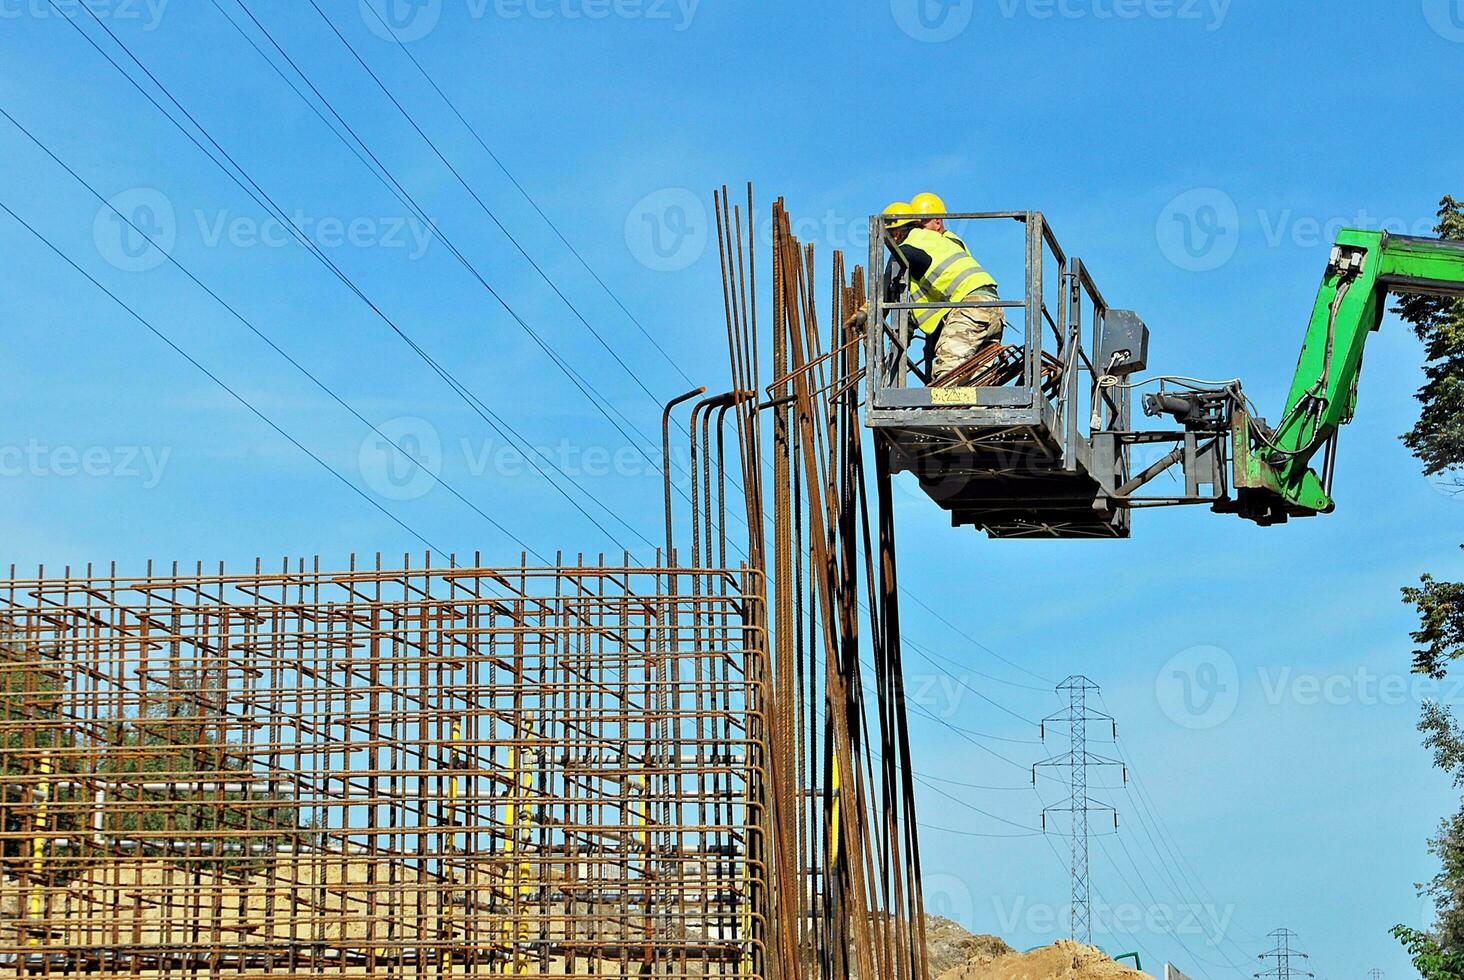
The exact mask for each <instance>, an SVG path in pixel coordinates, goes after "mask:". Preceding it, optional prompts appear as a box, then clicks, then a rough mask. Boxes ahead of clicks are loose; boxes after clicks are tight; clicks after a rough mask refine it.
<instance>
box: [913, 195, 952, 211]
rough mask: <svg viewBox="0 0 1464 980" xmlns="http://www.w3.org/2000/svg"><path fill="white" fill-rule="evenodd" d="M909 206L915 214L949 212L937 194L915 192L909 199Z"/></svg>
mask: <svg viewBox="0 0 1464 980" xmlns="http://www.w3.org/2000/svg"><path fill="white" fill-rule="evenodd" d="M910 207H911V209H912V210H913V211H914V212H915V213H916V214H949V212H948V211H947V210H946V205H945V202H944V201H942V200H941V199H940V196H939V195H937V194H916V195H915V197H914V198H913V199H912V200H911V201H910Z"/></svg>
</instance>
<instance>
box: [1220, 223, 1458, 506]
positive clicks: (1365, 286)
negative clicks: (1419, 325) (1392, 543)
mask: <svg viewBox="0 0 1464 980" xmlns="http://www.w3.org/2000/svg"><path fill="white" fill-rule="evenodd" d="M1389 293H1400V294H1401V293H1426V294H1431V295H1438V296H1464V242H1452V241H1440V240H1437V239H1431V238H1407V237H1401V236H1397V235H1391V236H1390V235H1388V234H1387V233H1386V232H1376V231H1353V230H1346V231H1343V232H1342V233H1341V234H1340V235H1339V236H1338V238H1337V245H1336V247H1335V248H1334V249H1333V250H1332V259H1331V261H1330V262H1329V263H1328V265H1327V274H1326V276H1325V278H1324V279H1323V280H1322V289H1321V292H1320V293H1319V294H1318V295H1317V305H1316V308H1315V309H1314V310H1313V311H1312V319H1311V326H1310V328H1309V329H1308V330H1307V334H1306V343H1305V344H1303V346H1302V349H1301V359H1300V361H1299V362H1298V363H1297V367H1296V380H1295V381H1293V382H1292V384H1291V394H1290V396H1289V397H1288V398H1287V400H1286V413H1285V414H1284V415H1282V416H1281V421H1280V422H1279V424H1277V425H1276V426H1275V427H1274V429H1268V428H1267V427H1266V426H1264V425H1263V424H1261V423H1260V422H1259V421H1258V420H1256V419H1254V418H1251V417H1250V416H1249V415H1247V414H1246V413H1245V412H1244V410H1241V412H1240V413H1239V415H1240V417H1239V418H1238V419H1237V423H1236V425H1235V434H1234V439H1235V442H1234V447H1233V448H1234V458H1235V488H1236V495H1237V504H1238V506H1237V507H1236V509H1237V510H1239V511H1240V513H1241V514H1243V515H1244V516H1246V517H1249V518H1251V519H1253V520H1256V521H1258V522H1260V523H1263V524H1270V523H1276V522H1279V521H1284V520H1286V519H1287V518H1288V517H1303V516H1309V515H1312V514H1325V513H1329V512H1331V510H1332V509H1333V507H1334V506H1335V505H1334V504H1333V502H1332V497H1331V482H1332V481H1331V475H1332V461H1333V459H1334V458H1335V453H1334V451H1333V450H1334V449H1335V443H1336V438H1337V430H1338V428H1339V427H1340V426H1343V425H1346V424H1347V423H1348V422H1351V421H1352V416H1353V413H1354V410H1355V409H1356V407H1357V381H1358V377H1359V375H1360V374H1361V371H1362V351H1363V346H1364V345H1365V344H1366V343H1367V337H1368V334H1369V333H1371V332H1373V331H1375V330H1377V329H1378V328H1379V327H1380V326H1382V322H1383V315H1384V313H1386V312H1387V299H1388V294H1389ZM1324 450H1325V453H1326V455H1325V460H1326V461H1325V463H1324V464H1323V466H1322V472H1321V473H1320V474H1319V473H1318V472H1317V471H1316V470H1315V469H1313V468H1312V460H1313V459H1314V458H1315V457H1316V455H1317V454H1318V453H1319V452H1323V451H1324Z"/></svg>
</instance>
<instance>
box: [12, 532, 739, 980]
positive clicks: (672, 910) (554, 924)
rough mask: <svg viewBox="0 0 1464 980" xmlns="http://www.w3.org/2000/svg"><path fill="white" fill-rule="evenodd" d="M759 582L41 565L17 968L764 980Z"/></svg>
mask: <svg viewBox="0 0 1464 980" xmlns="http://www.w3.org/2000/svg"><path fill="white" fill-rule="evenodd" d="M378 565H379V561H378ZM761 592H762V583H761V581H760V579H758V578H757V577H756V576H755V575H754V574H753V573H749V572H746V571H730V572H719V571H706V570H698V571H687V570H678V571H676V572H674V573H673V572H668V571H667V570H665V569H661V570H647V569H631V568H606V567H565V568H514V569H500V570H488V569H481V568H472V569H459V568H451V569H443V568H437V569H432V568H428V569H422V570H410V569H408V570H383V569H380V568H379V567H378V568H374V569H371V570H364V571H363V570H356V569H355V563H354V561H353V562H352V570H351V571H348V572H344V573H331V572H321V571H319V569H318V568H314V569H311V570H306V569H305V568H304V566H303V563H302V564H299V565H297V566H295V567H294V568H293V569H292V568H291V567H290V566H288V565H286V566H285V567H284V568H283V569H282V570H281V571H279V572H274V573H266V572H262V571H260V570H258V569H257V568H256V571H255V572H254V573H251V574H245V575H239V574H226V573H224V572H223V571H222V569H221V570H220V571H219V572H218V573H216V574H203V573H202V571H201V570H198V571H196V572H195V573H194V574H188V575H180V574H178V572H177V570H176V569H174V570H173V571H171V572H170V573H168V574H162V575H160V574H155V573H153V572H152V570H151V569H150V570H149V572H148V574H147V575H145V576H143V577H141V578H123V577H119V576H117V574H116V573H115V571H114V572H111V573H108V574H106V575H93V574H91V573H90V571H88V573H87V574H85V575H82V576H79V577H76V576H72V575H71V574H70V573H69V572H68V573H67V574H66V575H64V576H62V577H56V578H46V577H44V576H42V575H38V576H37V577H36V578H33V579H16V578H15V577H14V573H13V572H12V577H11V580H10V581H4V582H0V965H5V964H8V965H5V966H4V968H5V969H6V970H14V971H16V972H17V973H18V975H21V976H53V975H67V974H73V973H77V972H82V971H86V972H88V973H90V974H91V975H93V976H100V977H112V976H160V977H162V976H166V977H179V978H189V977H198V976H243V975H248V976H260V977H295V976H301V977H303V976H313V977H318V976H322V975H324V976H381V977H397V976H414V977H416V976H425V975H434V976H498V975H514V976H541V977H549V976H553V977H561V978H579V977H585V978H590V977H629V976H637V977H640V976H657V977H681V976H696V977H703V976H737V977H746V978H757V977H761V976H762V975H763V970H764V962H763V950H762V942H763V941H762V935H763V929H764V926H763V921H764V917H765V909H764V908H763V906H764V905H766V902H767V891H766V889H767V883H766V881H765V875H764V871H763V867H762V864H761V861H760V860H759V858H758V855H759V854H760V853H761V849H762V848H763V847H764V846H765V843H764V841H763V831H762V828H761V822H762V821H763V820H764V817H763V807H762V806H761V805H760V803H759V800H760V797H761V794H762V793H763V788H762V782H763V774H764V767H765V759H764V753H763V751H762V748H761V746H762V744H763V739H764V738H765V735H764V733H763V732H761V731H760V730H758V726H759V725H760V724H761V719H760V712H761V711H762V710H763V708H762V702H763V700H764V694H763V690H762V685H763V684H764V678H765V676H766V669H767V667H766V657H767V655H766V648H765V640H764V637H763V635H762V633H761V631H760V630H759V629H758V627H757V625H756V624H758V623H760V622H762V621H764V620H763V614H762V601H763V600H762V598H761Z"/></svg>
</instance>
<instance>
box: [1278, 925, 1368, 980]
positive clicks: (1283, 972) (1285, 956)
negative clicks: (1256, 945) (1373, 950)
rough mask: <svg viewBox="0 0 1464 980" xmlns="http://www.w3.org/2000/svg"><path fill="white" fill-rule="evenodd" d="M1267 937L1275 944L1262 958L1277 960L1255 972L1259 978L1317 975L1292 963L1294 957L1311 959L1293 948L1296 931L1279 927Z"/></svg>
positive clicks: (1288, 978)
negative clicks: (1266, 967) (1273, 963)
mask: <svg viewBox="0 0 1464 980" xmlns="http://www.w3.org/2000/svg"><path fill="white" fill-rule="evenodd" d="M1266 938H1267V939H1270V940H1272V941H1273V942H1274V943H1275V945H1274V946H1272V947H1271V949H1270V950H1268V951H1267V952H1264V953H1262V954H1261V955H1260V959H1261V960H1262V961H1265V960H1275V961H1276V965H1275V966H1273V967H1272V968H1271V969H1269V970H1262V971H1261V972H1260V973H1257V974H1255V976H1256V977H1257V978H1258V980H1259V978H1265V977H1269V978H1273V980H1291V978H1292V977H1312V978H1315V977H1316V974H1315V973H1311V972H1309V971H1307V970H1302V969H1298V968H1297V967H1294V966H1292V965H1291V961H1292V959H1293V958H1300V959H1303V960H1308V959H1311V957H1310V956H1308V955H1307V954H1306V953H1303V952H1301V951H1300V950H1296V949H1292V947H1291V942H1292V940H1294V939H1295V938H1296V933H1294V932H1292V931H1291V930H1290V929H1277V930H1276V931H1275V932H1273V933H1270V934H1268V935H1267V936H1266ZM1373 972H1374V973H1379V972H1380V971H1377V970H1374V971H1373ZM1373 980H1377V978H1376V977H1374V978H1373Z"/></svg>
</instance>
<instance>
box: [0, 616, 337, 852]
mask: <svg viewBox="0 0 1464 980" xmlns="http://www.w3.org/2000/svg"><path fill="white" fill-rule="evenodd" d="M225 683H226V682H225V681H224V680H223V679H221V678H219V677H206V676H202V675H197V676H190V675H188V674H186V673H178V674H175V675H174V676H173V678H172V679H171V680H170V681H169V682H168V683H167V684H165V685H162V686H160V687H156V688H154V689H152V690H150V691H149V692H148V694H147V696H146V698H145V700H144V703H143V705H142V707H141V708H140V709H139V710H136V711H134V712H132V713H131V716H130V717H122V718H110V719H109V718H97V719H91V724H87V725H73V724H56V722H59V721H63V720H64V719H65V718H66V717H67V709H68V704H70V701H69V699H68V693H67V678H66V676H65V673H64V672H63V671H62V670H61V669H60V668H59V667H58V665H57V661H56V658H55V655H54V654H48V653H46V652H45V651H43V650H40V649H37V648H35V647H34V646H30V645H27V644H24V643H21V642H19V641H17V640H15V639H14V638H13V637H11V638H5V637H4V636H3V635H0V827H3V831H4V835H5V836H4V837H3V838H0V857H4V858H8V859H16V858H25V857H29V856H30V848H29V844H30V842H29V840H28V835H29V833H30V832H31V830H32V829H33V826H34V825H35V824H36V823H37V821H39V820H42V819H44V821H45V824H46V828H47V829H48V830H50V831H53V832H56V831H68V832H72V833H71V834H69V835H68V836H69V837H70V838H71V839H73V840H76V841H90V842H93V843H97V844H99V846H100V847H101V849H102V850H103V851H104V852H106V851H110V850H111V849H112V848H114V847H122V848H123V853H129V854H152V855H159V856H167V855H177V854H185V855H186V854H188V853H190V851H193V852H195V853H204V854H207V855H208V856H214V857H218V858H220V859H221V862H220V865H219V866H222V867H237V866H239V863H240V862H248V861H250V860H251V856H252V855H257V854H265V855H267V854H268V852H269V851H270V850H271V849H272V847H273V846H276V845H278V844H281V843H289V844H292V845H296V846H299V845H304V844H307V843H309V842H310V841H311V840H313V839H314V838H313V837H312V836H311V835H309V834H308V833H305V832H306V831H308V830H309V827H308V825H307V824H305V823H302V822H301V820H300V819H299V811H298V808H297V807H296V806H294V805H292V804H291V803H290V802H288V801H286V800H283V799H281V798H280V795H279V794H278V792H276V791H274V790H273V788H268V787H260V786H259V784H258V783H257V782H256V781H255V780H254V770H253V766H252V764H251V759H250V756H249V754H248V750H247V749H246V748H245V747H244V746H241V745H239V744H236V743H231V741H230V734H231V732H230V730H229V728H230V722H229V719H228V718H227V717H226V716H224V715H222V714H221V713H220V712H219V711H218V709H216V708H215V707H214V706H213V705H211V703H210V692H217V691H218V689H219V688H220V687H221V686H222V685H223V684H225ZM214 696H216V694H215V695H214ZM73 707H74V705H73ZM79 731H86V732H90V733H95V734H94V735H89V736H88V739H89V740H88V742H87V743H86V746H85V747H86V748H87V749H88V751H87V752H86V753H78V752H76V751H75V749H76V748H77V746H78V742H77V733H78V732H79ZM99 794H100V795H99ZM99 800H100V808H101V809H100V822H99V823H98V822H97V820H96V815H97V813H98V811H97V809H96V808H97V807H98V805H99V802H98V801H99ZM43 814H44V816H42V815H43ZM239 830H243V831H249V832H251V834H250V835H249V836H229V837H222V836H221V837H218V838H214V840H213V841H209V840H208V839H207V836H206V835H207V834H208V832H218V831H239ZM199 832H204V835H205V836H199ZM253 833H258V835H259V836H257V837H255V836H253ZM175 835H178V836H175ZM215 842H222V843H223V844H224V845H225V846H226V847H227V850H226V851H224V852H219V853H215V852H213V851H211V850H208V849H207V848H209V847H212V846H216V844H215ZM198 848H203V849H204V850H202V851H198V850H197V849H198ZM69 856H70V857H72V858H76V857H79V852H76V851H73V852H71V854H70V855H69ZM64 867H65V868H66V869H67V871H66V874H62V875H59V876H58V877H66V876H67V875H69V874H71V873H74V872H76V871H77V870H79V869H80V868H81V867H82V864H81V862H78V861H76V860H72V861H68V862H66V863H65V864H64Z"/></svg>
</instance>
